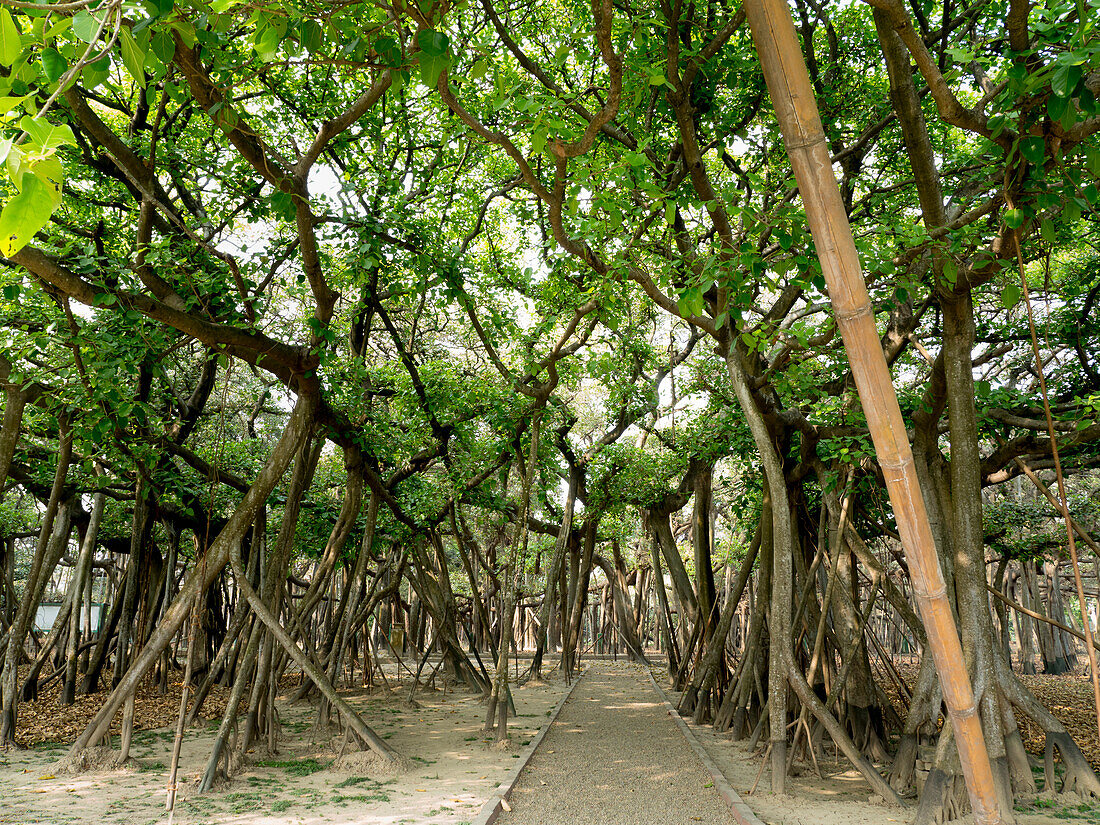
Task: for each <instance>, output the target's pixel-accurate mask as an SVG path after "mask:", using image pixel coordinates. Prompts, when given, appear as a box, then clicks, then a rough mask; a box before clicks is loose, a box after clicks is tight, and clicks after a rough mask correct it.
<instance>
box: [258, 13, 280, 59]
mask: <svg viewBox="0 0 1100 825" xmlns="http://www.w3.org/2000/svg"><path fill="white" fill-rule="evenodd" d="M285 36H286V18H285V17H283V16H282V15H276V14H270V15H265V16H264V17H263V22H262V23H261V24H260V25H259V26H258V27H257V29H256V38H255V40H254V41H253V43H254V45H255V47H256V53H257V54H258V55H260V57H261V58H265V59H266V58H267V57H268V56H270V55H273V54H275V52H276V51H277V50H278V48H279V43H280V42H282V39H283V37H285Z"/></svg>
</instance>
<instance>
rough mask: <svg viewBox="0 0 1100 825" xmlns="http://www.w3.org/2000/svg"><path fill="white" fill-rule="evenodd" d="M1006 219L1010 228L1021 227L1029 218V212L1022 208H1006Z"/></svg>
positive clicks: (1006, 223)
mask: <svg viewBox="0 0 1100 825" xmlns="http://www.w3.org/2000/svg"><path fill="white" fill-rule="evenodd" d="M1004 219H1005V225H1006V226H1007V227H1008V228H1009V229H1019V228H1020V227H1021V226H1023V225H1024V221H1025V220H1027V214H1026V213H1025V212H1024V210H1022V209H1006V210H1005V213H1004Z"/></svg>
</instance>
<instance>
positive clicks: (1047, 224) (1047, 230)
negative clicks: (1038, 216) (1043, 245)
mask: <svg viewBox="0 0 1100 825" xmlns="http://www.w3.org/2000/svg"><path fill="white" fill-rule="evenodd" d="M1039 234H1040V235H1042V236H1043V240H1044V241H1046V242H1047V243H1054V241H1055V240H1056V239H1057V238H1058V230H1057V229H1056V228H1055V226H1054V221H1052V220H1051V219H1050V218H1043V220H1042V221H1040V222H1039Z"/></svg>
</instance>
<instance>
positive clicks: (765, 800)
mask: <svg viewBox="0 0 1100 825" xmlns="http://www.w3.org/2000/svg"><path fill="white" fill-rule="evenodd" d="M899 669H900V670H901V671H902V677H903V679H905V680H906V681H908V682H910V683H911V679H915V678H916V666H915V665H913V666H912V668H911V669H906V667H899ZM654 677H655V678H656V679H657V680H658V681H660V682H661V684H662V685H663V686H667V674H664V673H657V672H654ZM662 679H664V681H661V680H662ZM1024 679H1025V682H1027V684H1028V685H1029V686H1030V687H1031V688H1032V689H1033V690H1035V692H1036V694H1037V695H1038V696H1039V698H1040V700H1041V701H1042V702H1043V703H1044V704H1045V705H1046V706H1047V707H1048V708H1051V710H1052V712H1053V713H1054V714H1055V715H1056V716H1058V717H1059V718H1060V719H1061V720H1062V721H1063V724H1066V725H1067V726H1070V725H1071V723H1072V722H1073V720H1076V725H1077V727H1071V730H1073V735H1074V737H1075V738H1077V741H1078V742H1079V743H1080V744H1081V745H1082V747H1083V748H1084V746H1085V744H1086V741H1085V738H1086V737H1090V736H1091V737H1092V740H1091V743H1090V744H1091V745H1092V749H1091V751H1088V750H1087V751H1086V753H1090V755H1091V754H1094V753H1095V751H1096V749H1095V730H1096V720H1095V717H1091V730H1092V731H1093V732H1092V733H1091V734H1090V733H1088V728H1089V725H1088V715H1089V714H1090V713H1091V712H1092V688H1091V683H1090V682H1089V681H1088V680H1087V679H1085V678H1083V677H1060V676H1058V677H1048V676H1028V677H1024ZM879 684H880V685H881V686H882V687H883V688H884V689H885V690H886V691H887V692H888V693H891V692H892V696H891V699H892V701H893V702H895V707H898V704H897V703H898V702H899V699H898V697H897V690H896V687H893V686H892V683H889V680H888V677H887V676H886V675H885V674H884V673H883V674H880V679H879ZM666 689H667V688H666ZM1082 690H1083V691H1084V692H1083V693H1082ZM669 696H670V697H675V698H672V702H673V704H675V703H676V701H677V700H678V698H679V694H678V693H676V692H674V691H671V690H670V691H669ZM1083 717H1084V718H1083ZM685 721H687V722H688V724H689V725H691V728H692V730H693V731H694V732H695V735H696V737H697V738H698V739H699V741H700V743H701V744H702V745H703V747H704V748H705V749H706V751H707V753H708V754H710V756H711V758H712V759H713V760H714V761H715V762H716V763H717V764H718V767H719V768H720V769H721V770H722V773H723V774H725V776H726V778H727V779H728V780H729V782H730V784H731V785H732V786H733V789H734V790H735V791H737V792H738V793H739V794H740V795H741V797H742V798H743V799H744V800H745V802H746V803H747V804H748V805H749V807H750V808H752V810H753V811H754V812H755V813H756V815H757V816H759V817H760V818H761V819H762V820H763V821H764V822H765V823H766V825H903V824H904V823H909V822H911V821H912V819H913V809H912V808H911V807H910V808H909V809H907V810H902V809H899V808H897V807H893V806H887V805H884V804H882V803H881V801H879V800H878V798H877V797H874V801H871V800H872V794H871V789H870V787H869V786H868V785H867V783H866V781H865V780H864V779H863V777H862V776H860V774H859V772H858V771H855V770H853V769H852V768H851V766H850V765H849V763H848V761H847V760H846V759H845V758H844V757H843V756H840V757H839V758H837V757H836V755H835V750H834V748H833V747H832V746H831V745H827V746H826V747H825V756H826V758H825V759H823V760H821V763H820V766H821V770H822V774H823V775H822V776H820V777H819V776H818V775H817V774H816V773H815V772H814V770H813V767H812V765H800V764H797V763H796V764H795V766H794V769H793V771H792V775H791V776H789V777H788V779H787V788H788V793H787V794H786V795H785V796H782V797H780V796H776V795H774V794H772V793H771V791H770V788H771V774H770V772H769V770H768V767H767V765H763V767H762V764H761V763H762V760H761V754H760V753H759V752H753V751H750V750H749V749H748V747H747V746H746V745H745V743H744V742H743V741H742V742H734V741H733V740H732V739H731V738H730V737H729V735H728V734H722V733H718V732H716V731H715V730H714V728H713V727H711V726H709V725H705V726H701V727H700V726H696V725H693V724H692V723H691V721H690V720H685ZM1025 735H1026V732H1025ZM1040 742H1041V740H1040ZM1034 744H1035V742H1034V741H1029V745H1028V746H1029V748H1032V747H1033V746H1034ZM1041 753H1042V746H1041V744H1040V745H1039V754H1040V755H1041ZM888 767H889V766H888V765H879V766H878V768H879V769H880V771H882V772H883V773H886V771H887V770H888ZM754 787H755V790H753V788H754ZM910 802H911V803H912V802H913V800H910ZM1014 814H1015V817H1016V823H1017V825H1056V823H1060V825H1100V803H1097V802H1095V801H1093V802H1086V801H1082V800H1081V799H1080V798H1079V797H1077V796H1072V795H1071V796H1066V797H1062V796H1058V795H1053V794H1043V795H1041V796H1039V797H1038V798H1034V799H1029V800H1021V801H1020V803H1019V804H1018V805H1017V807H1016V810H1015V811H1014ZM962 822H968V823H972V822H973V818H972V817H967V818H966V819H964V820H962Z"/></svg>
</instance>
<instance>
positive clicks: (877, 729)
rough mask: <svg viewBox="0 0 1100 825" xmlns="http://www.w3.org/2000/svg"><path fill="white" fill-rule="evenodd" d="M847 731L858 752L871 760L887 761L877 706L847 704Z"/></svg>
mask: <svg viewBox="0 0 1100 825" xmlns="http://www.w3.org/2000/svg"><path fill="white" fill-rule="evenodd" d="M847 723H848V732H849V733H850V734H851V737H852V741H853V742H855V745H856V747H857V748H859V751H860V753H862V754H863V755H864V756H866V757H867V758H868V759H870V760H871V761H872V762H888V761H889V760H890V753H889V751H888V750H887V749H886V745H885V743H884V742H883V738H884V736H885V728H884V726H883V721H882V712H881V711H880V710H878V709H877V708H868V707H860V706H859V705H852V704H849V705H848V713H847Z"/></svg>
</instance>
